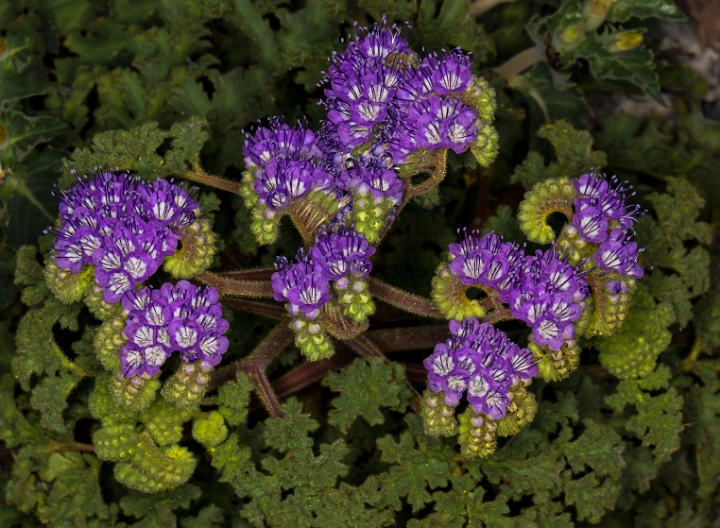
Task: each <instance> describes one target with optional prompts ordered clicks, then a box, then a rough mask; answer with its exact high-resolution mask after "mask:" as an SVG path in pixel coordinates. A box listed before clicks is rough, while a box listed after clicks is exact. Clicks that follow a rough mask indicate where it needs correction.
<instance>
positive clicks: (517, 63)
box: [493, 46, 544, 83]
mask: <svg viewBox="0 0 720 528" xmlns="http://www.w3.org/2000/svg"><path fill="white" fill-rule="evenodd" d="M541 60H544V58H543V56H542V54H541V51H540V50H539V49H538V47H537V46H533V47H532V48H528V49H526V50H525V51H521V52H520V53H518V54H517V55H515V56H514V57H512V58H511V59H509V60H508V61H507V62H505V63H503V64H501V65H500V66H498V67H497V68H495V69H494V70H493V71H494V72H495V73H497V74H498V75H499V76H500V77H502V78H503V79H505V80H506V81H507V82H508V83H510V82H511V81H513V80H514V79H515V78H516V77H517V76H518V75H520V73H522V72H523V71H524V70H526V69H527V68H529V67H530V66H532V65H533V64H535V63H536V62H540V61H541Z"/></svg>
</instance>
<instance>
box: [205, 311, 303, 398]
mask: <svg viewBox="0 0 720 528" xmlns="http://www.w3.org/2000/svg"><path fill="white" fill-rule="evenodd" d="M293 338H294V333H293V331H292V330H291V329H290V328H288V326H287V323H286V321H285V320H282V321H281V322H280V324H279V325H277V326H276V327H275V328H273V329H272V330H271V331H270V333H269V334H268V335H267V336H266V337H265V339H263V340H262V341H261V342H260V343H259V344H258V345H257V346H256V347H255V349H254V350H253V351H252V352H251V353H250V355H249V356H247V357H244V358H243V359H241V360H239V361H236V362H234V363H231V364H229V365H227V366H225V367H222V368H221V369H218V370H217V371H216V372H215V374H214V375H213V377H212V378H211V379H210V383H209V384H208V390H209V391H212V390H215V389H217V388H218V387H219V386H220V385H222V384H224V383H227V382H228V381H230V380H232V379H234V378H235V377H236V376H237V373H238V372H248V371H249V370H251V369H254V368H256V369H258V370H260V371H261V372H264V371H265V369H266V368H267V367H268V365H270V363H272V361H273V359H275V358H276V357H278V356H279V355H280V353H281V352H282V351H283V350H285V347H287V346H288V345H289V344H290V343H292V341H293Z"/></svg>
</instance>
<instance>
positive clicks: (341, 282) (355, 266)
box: [272, 225, 375, 319]
mask: <svg viewBox="0 0 720 528" xmlns="http://www.w3.org/2000/svg"><path fill="white" fill-rule="evenodd" d="M373 253H375V248H374V247H371V246H370V245H369V244H368V241H367V239H366V238H365V237H364V236H363V235H361V234H359V233H357V232H355V231H354V230H353V229H349V228H347V227H345V226H342V225H341V226H338V227H337V228H335V229H332V230H329V231H326V232H323V233H321V234H320V235H319V236H318V237H317V239H316V240H315V244H314V245H313V246H312V247H311V248H310V251H309V252H307V253H306V252H305V251H304V250H303V249H302V248H301V249H300V251H298V254H297V256H296V258H295V262H293V263H290V262H289V261H288V259H287V258H285V257H278V258H277V262H276V263H275V269H276V270H277V271H276V272H275V273H273V275H272V286H273V292H274V297H275V300H277V301H287V302H288V303H289V311H290V313H291V314H292V315H298V314H299V313H303V314H304V315H306V316H307V317H308V318H309V319H315V318H316V317H317V316H318V314H319V311H320V308H321V307H322V305H324V304H325V303H327V302H328V301H329V300H330V283H331V282H334V283H335V284H336V285H337V286H338V287H340V288H343V287H346V285H347V282H348V275H350V274H356V275H362V276H365V277H367V276H368V275H369V274H370V270H371V269H372V264H371V263H370V259H369V257H370V256H371V255H372V254H373Z"/></svg>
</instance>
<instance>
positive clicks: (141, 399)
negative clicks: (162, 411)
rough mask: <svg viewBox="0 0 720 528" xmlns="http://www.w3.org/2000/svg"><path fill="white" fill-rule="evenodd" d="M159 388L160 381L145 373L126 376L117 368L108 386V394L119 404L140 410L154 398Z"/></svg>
mask: <svg viewBox="0 0 720 528" xmlns="http://www.w3.org/2000/svg"><path fill="white" fill-rule="evenodd" d="M159 388H160V382H159V381H158V380H157V379H155V378H153V377H150V376H148V375H147V374H145V373H143V374H141V375H140V376H135V377H134V378H126V377H125V376H123V374H122V372H120V371H119V370H118V371H117V374H116V375H115V377H114V379H113V382H112V385H111V386H110V394H112V397H113V399H114V400H115V401H116V402H117V403H118V404H119V405H122V406H123V407H125V408H127V409H130V410H131V411H135V412H140V411H142V410H143V409H146V408H147V407H148V406H149V405H150V404H151V403H152V402H153V400H155V393H156V392H157V390H158V389H159Z"/></svg>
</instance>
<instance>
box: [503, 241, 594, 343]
mask: <svg viewBox="0 0 720 528" xmlns="http://www.w3.org/2000/svg"><path fill="white" fill-rule="evenodd" d="M516 270H517V271H516V274H515V278H514V280H513V283H514V287H513V289H512V290H510V291H509V292H508V295H507V297H508V304H509V306H510V312H511V313H512V315H513V317H516V318H518V319H520V320H522V321H524V322H525V324H527V325H528V326H530V327H532V335H533V341H534V342H535V343H536V344H537V345H541V346H548V347H550V348H551V349H552V350H560V348H561V347H562V345H563V344H564V343H565V341H569V340H572V339H573V337H574V336H575V326H574V324H573V323H575V321H577V320H578V319H579V318H580V315H582V310H583V308H584V306H585V304H584V300H585V298H586V297H587V296H588V284H587V282H586V281H585V279H583V277H582V276H581V274H580V273H579V272H578V271H577V270H576V269H575V268H573V267H572V266H570V265H569V264H568V263H567V262H565V261H564V260H561V259H560V258H558V256H557V254H556V253H555V251H554V250H553V249H552V248H550V249H547V250H545V251H540V250H538V251H536V252H535V255H528V256H526V257H525V258H524V259H523V260H522V262H521V263H520V265H519V266H518V267H517V268H516Z"/></svg>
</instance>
